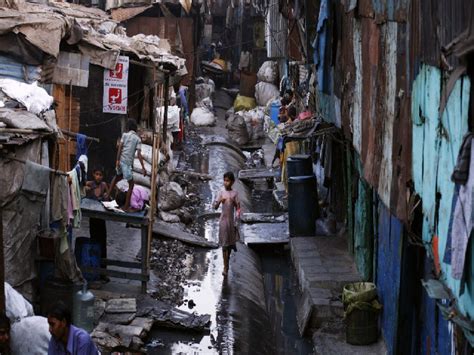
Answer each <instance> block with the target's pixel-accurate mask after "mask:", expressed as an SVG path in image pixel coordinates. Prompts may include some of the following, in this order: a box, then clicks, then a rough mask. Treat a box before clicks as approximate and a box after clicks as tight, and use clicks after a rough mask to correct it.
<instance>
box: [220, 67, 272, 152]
mask: <svg viewBox="0 0 474 355" xmlns="http://www.w3.org/2000/svg"><path fill="white" fill-rule="evenodd" d="M247 77H248V79H246V78H247ZM277 79H278V68H277V65H276V62H272V61H267V62H265V63H263V65H262V66H261V68H260V69H259V71H258V73H257V80H258V82H257V84H256V85H255V90H254V92H255V97H248V96H243V95H242V92H241V93H240V94H239V95H237V98H236V99H235V101H234V106H233V107H232V108H231V109H230V110H229V111H227V115H226V117H227V129H228V135H229V138H230V139H231V140H232V141H234V142H236V143H237V144H238V145H240V146H243V145H246V144H248V143H249V142H255V141H258V140H259V139H261V138H264V137H265V132H267V133H268V131H269V129H268V126H269V123H268V121H269V120H270V117H268V116H269V105H271V103H272V102H273V101H274V100H275V99H277V98H278V97H279V96H280V91H279V90H278V87H277V86H276V85H275V82H276V81H277ZM244 80H252V79H251V76H245V75H244ZM241 86H242V87H246V86H247V85H241ZM252 91H253V90H252ZM246 92H247V91H246ZM248 92H251V91H248Z"/></svg>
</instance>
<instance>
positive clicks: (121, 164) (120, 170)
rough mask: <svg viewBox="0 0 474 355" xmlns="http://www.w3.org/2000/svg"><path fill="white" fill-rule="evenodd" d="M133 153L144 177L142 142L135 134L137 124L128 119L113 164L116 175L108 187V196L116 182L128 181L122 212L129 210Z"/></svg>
mask: <svg viewBox="0 0 474 355" xmlns="http://www.w3.org/2000/svg"><path fill="white" fill-rule="evenodd" d="M135 151H136V152H137V157H138V160H139V161H140V164H141V165H142V169H143V175H144V176H146V169H145V164H144V162H143V157H142V142H141V139H140V137H139V136H138V134H137V122H136V121H135V120H134V119H133V118H130V119H129V120H128V122H127V132H126V133H124V134H123V135H122V138H121V139H120V144H119V147H118V151H117V161H116V162H115V169H116V170H117V175H115V177H114V179H113V180H112V184H111V185H110V189H109V191H108V195H109V196H110V192H111V191H113V190H114V187H115V185H116V184H117V182H119V181H120V180H122V178H125V180H127V181H128V186H129V189H128V192H127V198H126V200H125V205H124V206H120V207H121V208H122V209H123V210H124V211H128V209H129V208H130V198H131V196H132V191H133V185H134V183H133V160H134V159H135Z"/></svg>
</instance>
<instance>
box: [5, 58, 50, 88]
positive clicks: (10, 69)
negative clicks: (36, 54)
mask: <svg viewBox="0 0 474 355" xmlns="http://www.w3.org/2000/svg"><path fill="white" fill-rule="evenodd" d="M0 78H8V79H15V80H16V81H20V82H22V83H28V84H31V83H33V82H35V81H40V80H41V67H39V66H34V65H26V64H21V63H19V62H17V61H16V60H14V59H11V58H9V57H5V56H2V55H0Z"/></svg>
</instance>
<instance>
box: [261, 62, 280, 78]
mask: <svg viewBox="0 0 474 355" xmlns="http://www.w3.org/2000/svg"><path fill="white" fill-rule="evenodd" d="M277 75H278V69H277V63H276V62H273V61H267V62H265V63H263V64H262V66H261V67H260V69H259V70H258V73H257V78H258V80H259V81H264V82H267V83H274V82H275V81H276V79H277Z"/></svg>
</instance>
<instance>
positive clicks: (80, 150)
mask: <svg viewBox="0 0 474 355" xmlns="http://www.w3.org/2000/svg"><path fill="white" fill-rule="evenodd" d="M86 138H87V136H85V135H83V134H80V133H78V134H77V137H76V140H77V144H76V147H77V151H76V159H77V160H78V159H79V157H80V156H81V155H87V144H86Z"/></svg>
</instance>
